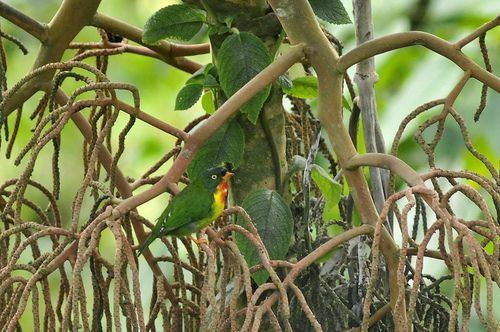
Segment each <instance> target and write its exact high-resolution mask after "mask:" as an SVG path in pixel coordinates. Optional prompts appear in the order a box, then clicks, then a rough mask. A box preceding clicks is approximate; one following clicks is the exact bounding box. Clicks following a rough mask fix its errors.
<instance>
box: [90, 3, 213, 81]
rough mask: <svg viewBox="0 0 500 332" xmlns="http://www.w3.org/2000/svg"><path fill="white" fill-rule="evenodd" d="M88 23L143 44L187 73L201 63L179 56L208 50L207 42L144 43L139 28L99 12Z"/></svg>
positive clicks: (196, 68)
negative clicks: (196, 43)
mask: <svg viewBox="0 0 500 332" xmlns="http://www.w3.org/2000/svg"><path fill="white" fill-rule="evenodd" d="M90 24H91V25H93V26H95V27H98V28H101V29H104V30H106V31H108V32H111V33H114V34H117V35H120V36H123V37H125V38H127V39H130V40H133V41H134V42H136V43H138V44H141V45H144V46H146V47H148V48H150V49H152V50H153V51H155V52H157V53H158V54H160V55H161V56H162V58H163V60H164V61H165V62H167V63H169V64H171V65H172V66H174V67H176V68H179V69H181V70H184V71H186V72H188V73H194V72H195V71H197V70H198V69H200V68H201V65H200V64H198V63H196V62H194V61H191V60H188V59H186V58H183V57H180V56H183V55H196V54H205V53H208V52H210V46H209V45H208V44H199V45H178V44H172V43H168V42H166V41H161V42H160V43H159V44H158V45H145V44H144V43H143V42H142V34H143V31H142V30H141V29H139V28H137V27H135V26H133V25H130V24H128V23H126V22H123V21H120V20H118V19H116V18H112V17H109V16H106V15H104V14H101V13H96V14H95V15H94V17H93V18H92V21H91V23H90Z"/></svg>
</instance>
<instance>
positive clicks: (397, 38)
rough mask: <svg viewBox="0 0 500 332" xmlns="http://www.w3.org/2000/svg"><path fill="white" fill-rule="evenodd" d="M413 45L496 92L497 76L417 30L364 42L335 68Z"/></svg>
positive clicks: (455, 48) (499, 89)
mask: <svg viewBox="0 0 500 332" xmlns="http://www.w3.org/2000/svg"><path fill="white" fill-rule="evenodd" d="M413 45H422V46H424V47H426V48H428V49H430V50H432V51H434V52H436V53H438V54H441V55H442V56H444V57H446V58H448V59H450V60H451V61H453V62H454V63H455V64H456V65H457V66H459V67H460V68H461V69H462V70H463V71H468V70H469V71H470V73H471V76H472V77H474V78H475V79H477V80H478V81H481V82H482V83H484V84H486V85H488V86H489V87H491V88H492V89H494V90H496V91H497V92H500V79H499V78H498V77H496V76H495V75H493V74H491V73H489V72H488V71H486V70H484V69H483V68H481V67H480V66H479V65H478V64H476V63H475V62H474V61H472V60H471V59H469V58H468V57H467V56H465V55H464V54H463V53H462V52H461V51H460V48H459V47H458V46H456V45H455V44H452V43H450V42H447V41H446V40H444V39H441V38H439V37H436V36H434V35H432V34H430V33H426V32H421V31H410V32H400V33H395V34H392V35H388V36H384V37H381V38H377V39H373V40H371V41H368V42H366V43H364V44H362V45H360V46H358V47H356V48H355V49H353V50H352V51H350V52H348V53H346V54H344V55H343V56H341V57H340V58H339V61H338V66H337V68H338V70H340V71H342V72H345V71H346V70H347V68H349V67H351V66H352V65H355V64H356V63H358V62H360V61H363V60H364V59H367V58H370V57H372V56H374V55H377V54H381V53H385V52H388V51H392V50H396V49H398V48H403V47H407V46H413Z"/></svg>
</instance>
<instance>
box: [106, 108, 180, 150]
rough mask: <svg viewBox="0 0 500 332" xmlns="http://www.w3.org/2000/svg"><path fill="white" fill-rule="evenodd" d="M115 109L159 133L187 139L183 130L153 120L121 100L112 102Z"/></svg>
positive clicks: (148, 115)
mask: <svg viewBox="0 0 500 332" xmlns="http://www.w3.org/2000/svg"><path fill="white" fill-rule="evenodd" d="M112 103H113V104H114V105H115V106H116V107H118V108H119V109H120V110H122V111H124V112H126V113H128V114H130V115H132V116H134V117H136V118H138V119H141V120H142V121H144V122H146V123H148V124H150V125H151V126H153V127H155V128H158V129H160V130H161V131H163V132H165V133H168V134H170V135H173V136H175V137H177V138H180V139H182V140H186V139H187V137H188V134H187V133H185V132H184V131H183V130H181V129H178V128H176V127H174V126H172V125H170V124H168V123H166V122H163V121H162V120H160V119H158V118H155V117H154V116H152V115H150V114H148V113H145V112H143V111H141V110H140V109H138V108H135V107H133V106H130V105H129V104H127V103H124V102H123V101H121V100H113V102H112Z"/></svg>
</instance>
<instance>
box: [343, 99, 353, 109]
mask: <svg viewBox="0 0 500 332" xmlns="http://www.w3.org/2000/svg"><path fill="white" fill-rule="evenodd" d="M342 107H344V108H345V109H346V110H348V111H349V112H352V108H351V105H350V104H349V101H348V100H347V98H346V97H344V96H342Z"/></svg>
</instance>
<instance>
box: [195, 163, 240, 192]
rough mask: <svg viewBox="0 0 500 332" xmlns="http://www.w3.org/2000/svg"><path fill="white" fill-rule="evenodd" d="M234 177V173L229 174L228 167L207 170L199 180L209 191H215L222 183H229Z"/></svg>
mask: <svg viewBox="0 0 500 332" xmlns="http://www.w3.org/2000/svg"><path fill="white" fill-rule="evenodd" d="M232 175H233V173H231V172H229V171H228V169H227V168H226V167H222V166H219V167H213V168H209V169H207V170H206V171H204V172H203V173H201V176H200V177H199V179H200V180H201V181H202V182H203V185H204V186H205V187H206V188H207V189H208V190H210V191H215V190H216V189H217V186H218V185H219V184H220V183H221V182H222V181H227V179H228V178H229V177H230V176H232Z"/></svg>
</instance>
